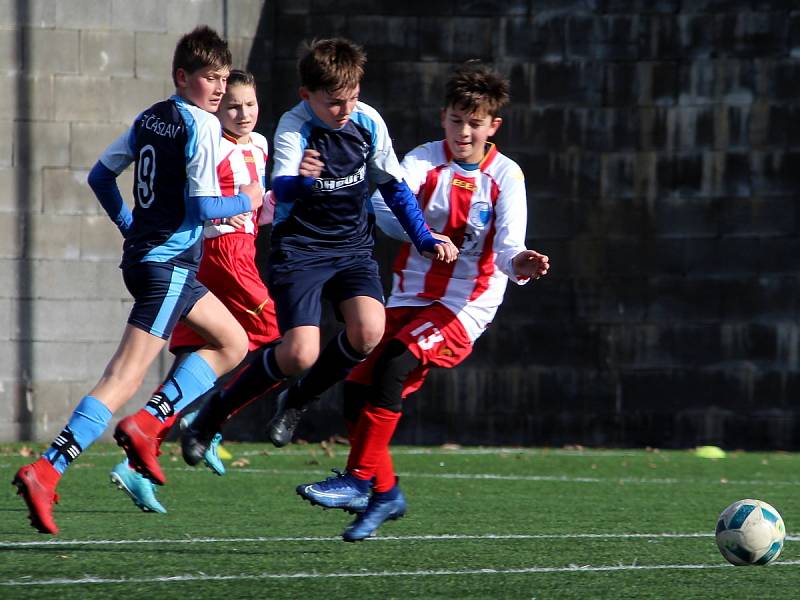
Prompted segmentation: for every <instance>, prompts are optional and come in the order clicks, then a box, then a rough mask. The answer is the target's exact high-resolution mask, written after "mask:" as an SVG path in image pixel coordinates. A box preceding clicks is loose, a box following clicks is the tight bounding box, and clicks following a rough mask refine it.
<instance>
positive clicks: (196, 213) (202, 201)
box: [13, 27, 263, 533]
mask: <svg viewBox="0 0 800 600" xmlns="http://www.w3.org/2000/svg"><path fill="white" fill-rule="evenodd" d="M230 65H231V54H230V51H229V50H228V46H227V43H226V42H225V41H224V40H222V39H221V38H220V37H219V35H217V33H216V32H214V31H213V30H212V29H209V28H208V27H198V28H197V29H195V30H194V31H192V32H191V33H189V34H186V35H185V36H183V37H182V38H181V40H180V41H179V42H178V44H177V46H176V48H175V54H174V58H173V65H172V77H173V80H174V82H175V87H176V93H175V95H173V96H171V97H170V98H169V99H167V100H164V101H162V102H158V103H156V104H154V105H153V106H151V107H150V108H148V109H146V110H145V111H143V112H142V113H141V114H140V115H139V116H138V117H137V118H136V120H135V121H134V123H133V125H132V126H131V128H130V129H129V130H128V131H127V132H126V133H125V134H124V135H122V136H121V137H120V138H119V139H117V140H116V141H115V142H113V143H112V144H111V145H110V146H109V147H108V148H107V149H106V151H105V152H104V153H103V154H102V156H101V157H100V160H99V161H98V162H97V164H96V165H95V166H94V168H93V169H92V171H91V172H90V174H89V185H90V186H91V188H92V190H93V191H94V192H95V194H96V195H97V197H98V199H99V201H100V203H101V204H102V205H103V207H104V208H105V210H106V211H107V212H108V214H109V216H110V217H111V218H112V220H114V222H115V223H116V224H117V226H118V227H119V229H120V231H121V233H122V235H123V237H124V238H125V242H124V245H123V255H122V263H121V265H120V266H121V269H122V274H123V279H124V282H125V285H126V287H127V288H128V291H129V292H130V293H131V295H132V296H133V298H134V304H133V308H132V309H131V313H130V316H129V317H128V323H127V326H126V328H125V332H124V334H123V336H122V341H121V342H120V344H119V347H118V348H117V351H116V353H115V354H114V356H113V357H112V359H111V361H110V362H109V363H108V366H107V367H106V369H105V372H104V373H103V376H102V377H101V378H100V381H99V382H98V383H97V385H96V386H95V387H94V388H93V389H92V390H91V391H90V392H89V394H88V395H87V396H85V397H84V398H83V399H82V400H81V401H80V403H79V404H78V406H77V408H76V409H75V411H74V412H73V413H72V416H71V418H70V419H69V422H68V423H67V425H66V426H65V427H64V429H63V430H62V431H61V433H60V434H59V435H58V436H57V437H56V438H55V440H54V441H53V442H52V444H51V445H50V447H49V448H48V449H47V450H46V451H45V453H44V455H43V456H42V457H41V458H40V459H39V460H37V461H36V462H34V463H32V464H30V465H26V466H24V467H22V468H21V469H20V470H19V471H18V472H17V474H16V476H15V477H14V481H13V483H14V485H16V486H17V488H18V490H19V494H20V495H21V496H22V497H23V499H24V500H25V502H26V504H27V506H28V510H29V512H30V520H31V524H32V525H33V527H34V528H36V529H37V530H39V531H40V532H42V533H57V532H58V527H57V526H56V523H55V520H54V519H53V506H52V505H53V503H54V502H57V501H58V495H57V494H56V491H55V490H56V486H57V485H58V482H59V480H60V478H61V475H62V474H63V473H64V471H65V470H66V469H67V467H68V466H69V465H70V463H71V462H72V461H73V460H75V458H77V457H78V455H80V454H81V452H83V451H84V450H86V449H87V448H88V447H89V446H90V445H91V444H92V443H93V442H94V441H95V440H96V439H97V438H99V437H100V435H101V434H102V433H103V431H104V430H105V428H106V426H107V425H108V423H109V421H110V419H111V416H112V414H113V413H114V412H115V411H116V410H117V409H119V408H120V407H122V406H123V405H124V404H125V403H126V402H127V401H128V400H129V399H130V398H131V397H132V396H133V395H134V393H135V392H136V390H137V389H138V388H139V386H140V385H141V383H142V381H143V379H144V376H145V373H146V371H147V369H148V368H149V366H150V364H151V363H152V362H153V360H154V359H155V358H156V356H157V355H158V354H159V352H160V351H161V349H162V348H163V346H164V343H165V341H166V339H168V338H169V336H170V333H171V332H172V329H173V328H174V326H175V324H176V322H177V321H178V320H179V319H184V320H185V322H186V323H188V324H189V325H191V326H192V327H193V328H194V329H195V330H196V331H198V332H199V333H201V335H202V336H203V337H204V338H205V339H206V340H207V342H208V344H207V345H206V346H204V347H203V348H201V349H199V350H198V351H196V352H193V353H192V354H190V355H189V356H187V358H186V360H185V361H183V362H182V363H181V364H180V365H179V366H178V367H177V368H176V369H175V370H174V371H173V372H172V373H171V374H170V376H169V377H168V378H167V379H166V380H165V381H164V383H163V384H162V385H161V386H159V388H158V389H157V390H156V392H155V394H153V396H152V398H151V399H150V401H149V402H148V403H147V405H146V407H145V409H144V410H141V411H139V412H138V413H136V414H135V415H132V416H130V417H127V418H125V419H123V420H121V421H120V422H119V424H118V425H117V428H116V431H115V433H114V437H115V439H116V440H117V443H118V444H120V445H121V446H122V447H123V448H124V449H125V451H126V453H127V455H128V459H129V461H130V463H131V465H133V466H134V468H136V470H137V471H139V472H140V473H142V474H143V475H145V476H146V477H148V478H149V479H151V480H152V481H154V482H155V483H158V484H163V483H164V482H165V478H164V475H163V473H162V472H161V469H160V467H159V464H158V459H157V449H158V438H159V436H160V435H161V434H162V432H163V430H164V428H165V427H166V426H167V425H166V424H165V422H168V421H171V420H172V418H173V417H174V415H175V414H176V413H178V412H180V410H181V409H182V408H183V407H184V406H186V405H188V404H189V403H191V402H192V401H193V400H194V399H196V398H197V397H199V396H200V395H201V394H203V393H204V392H206V391H207V390H208V389H210V388H211V386H212V385H213V384H214V382H215V380H216V379H217V377H218V376H219V375H221V374H223V373H225V372H227V371H229V370H230V369H232V368H233V367H235V366H236V365H237V364H238V363H239V362H240V361H241V360H242V358H243V357H244V356H245V353H246V352H247V336H246V335H245V332H244V330H243V329H242V327H241V325H239V323H238V322H237V321H236V319H234V318H233V316H231V314H230V313H229V312H228V311H227V310H226V309H225V307H224V305H223V304H222V303H221V302H220V301H219V300H218V299H217V298H216V297H215V296H214V295H213V294H210V293H208V290H207V289H206V288H205V287H204V286H203V285H202V284H200V283H199V282H197V281H196V279H195V274H196V271H197V265H198V261H199V258H200V252H201V248H202V246H201V243H202V225H203V222H204V221H205V220H206V219H214V218H224V217H232V216H234V215H237V214H240V213H242V212H246V211H249V210H255V209H257V208H258V207H259V206H260V205H261V202H262V194H263V192H262V190H261V185H260V183H259V182H253V183H250V184H249V185H245V186H242V187H241V188H240V192H239V194H238V195H237V196H236V197H231V198H225V197H222V196H221V194H220V189H219V183H218V181H217V173H216V163H217V156H216V154H217V152H218V145H219V140H220V136H221V130H220V124H219V121H218V120H217V118H216V117H215V116H214V115H213V114H211V113H213V112H214V111H216V109H217V107H218V105H219V102H220V99H221V98H222V95H223V93H224V92H225V84H226V80H227V77H228V72H229V70H230ZM131 163H135V173H134V185H133V195H134V198H135V206H134V209H133V211H132V212H131V211H130V210H129V209H128V208H127V206H126V205H125V203H124V201H123V199H122V196H121V194H120V191H119V189H118V187H117V185H116V177H117V176H118V175H119V174H120V173H122V171H123V170H125V168H127V167H128V165H130V164H131Z"/></svg>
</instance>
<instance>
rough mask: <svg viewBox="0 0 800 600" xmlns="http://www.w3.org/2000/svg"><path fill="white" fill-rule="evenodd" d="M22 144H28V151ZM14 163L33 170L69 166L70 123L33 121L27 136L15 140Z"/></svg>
mask: <svg viewBox="0 0 800 600" xmlns="http://www.w3.org/2000/svg"><path fill="white" fill-rule="evenodd" d="M34 140H35V143H34ZM21 144H25V145H27V152H26V151H25V150H26V148H23V147H21ZM14 165H15V166H17V167H20V168H28V169H31V170H33V169H37V168H40V167H66V166H68V165H69V123H64V122H52V121H50V122H45V121H33V122H31V123H30V126H29V127H27V128H26V130H25V136H24V137H23V138H20V137H17V138H15V140H14Z"/></svg>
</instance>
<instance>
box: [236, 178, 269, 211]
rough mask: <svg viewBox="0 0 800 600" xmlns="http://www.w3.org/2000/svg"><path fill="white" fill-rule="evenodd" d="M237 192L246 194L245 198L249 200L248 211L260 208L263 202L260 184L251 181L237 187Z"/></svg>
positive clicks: (262, 191)
mask: <svg viewBox="0 0 800 600" xmlns="http://www.w3.org/2000/svg"><path fill="white" fill-rule="evenodd" d="M239 191H240V192H243V193H245V194H247V197H248V198H250V210H251V211H256V210H258V209H259V207H260V206H261V203H262V202H263V196H264V190H263V189H261V184H260V183H258V182H257V181H251V182H250V183H245V184H242V185H241V186H239Z"/></svg>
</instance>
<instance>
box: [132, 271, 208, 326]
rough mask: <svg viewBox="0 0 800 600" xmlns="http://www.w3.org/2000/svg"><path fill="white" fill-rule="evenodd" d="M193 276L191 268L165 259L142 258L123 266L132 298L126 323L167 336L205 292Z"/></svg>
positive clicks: (194, 274) (206, 290)
mask: <svg viewBox="0 0 800 600" xmlns="http://www.w3.org/2000/svg"><path fill="white" fill-rule="evenodd" d="M195 276H196V273H195V272H194V271H190V270H189V269H184V268H182V267H176V266H175V265H170V264H167V263H155V262H141V263H137V264H135V265H131V266H129V267H125V268H124V269H123V270H122V279H123V281H124V282H125V287H126V288H128V291H129V292H130V293H131V296H133V300H134V302H133V308H132V309H131V314H130V316H129V317H128V323H129V324H130V325H133V326H134V327H138V328H139V329H142V330H144V331H146V332H147V333H150V334H152V335H155V336H157V337H160V338H163V339H165V340H166V339H168V338H169V336H170V335H171V334H172V330H173V329H174V328H175V324H176V323H177V322H178V320H179V319H182V318H184V317H185V316H186V315H188V314H189V311H191V310H192V308H194V305H195V304H196V303H197V301H198V300H199V299H200V298H202V297H203V296H204V295H205V294H206V292H208V289H207V288H206V286H204V285H203V284H202V283H200V282H199V281H197V279H195Z"/></svg>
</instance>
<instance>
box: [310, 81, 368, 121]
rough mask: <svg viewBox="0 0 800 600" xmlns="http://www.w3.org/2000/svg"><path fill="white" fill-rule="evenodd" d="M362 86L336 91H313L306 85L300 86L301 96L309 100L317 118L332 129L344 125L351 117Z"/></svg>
mask: <svg viewBox="0 0 800 600" xmlns="http://www.w3.org/2000/svg"><path fill="white" fill-rule="evenodd" d="M360 92H361V86H358V85H357V86H356V87H354V88H347V89H340V90H336V91H334V92H330V91H328V90H315V91H313V92H312V91H311V90H309V89H308V88H306V87H301V88H300V97H301V98H302V99H303V100H305V101H306V102H308V105H309V106H310V107H311V110H312V111H313V112H314V114H315V115H316V116H317V118H318V119H319V120H320V121H322V122H323V123H325V125H327V126H328V127H330V128H331V129H339V128H340V127H344V125H345V124H346V123H347V121H348V120H349V119H350V113H352V112H353V110H354V109H355V107H356V102H358V94H359V93H360Z"/></svg>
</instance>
